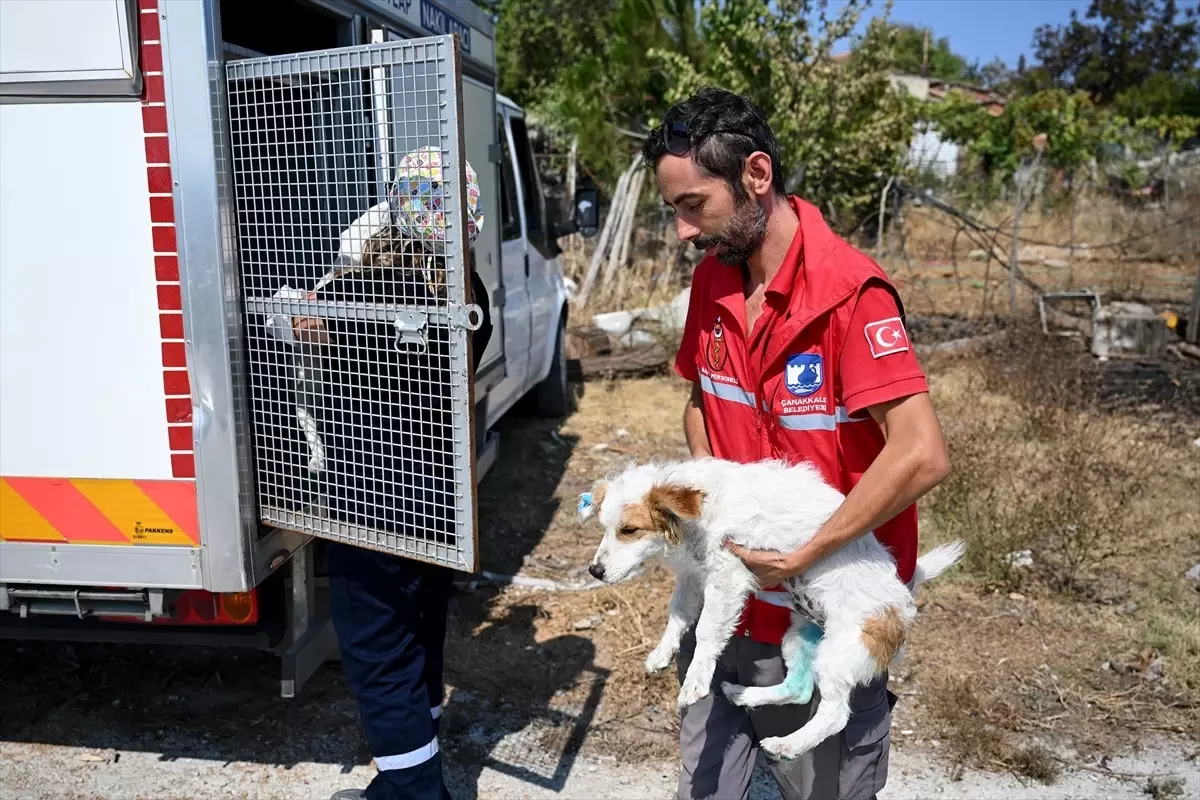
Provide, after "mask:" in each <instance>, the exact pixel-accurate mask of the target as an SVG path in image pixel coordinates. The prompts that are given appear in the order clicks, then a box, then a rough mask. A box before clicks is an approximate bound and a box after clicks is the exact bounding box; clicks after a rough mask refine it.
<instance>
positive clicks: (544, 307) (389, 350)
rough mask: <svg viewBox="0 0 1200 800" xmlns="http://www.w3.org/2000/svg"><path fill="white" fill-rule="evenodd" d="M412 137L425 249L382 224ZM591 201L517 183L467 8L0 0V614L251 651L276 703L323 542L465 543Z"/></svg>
mask: <svg viewBox="0 0 1200 800" xmlns="http://www.w3.org/2000/svg"><path fill="white" fill-rule="evenodd" d="M423 148H424V149H425V151H427V152H436V153H438V154H439V155H438V158H439V159H440V161H439V164H440V170H441V171H440V172H438V173H437V175H435V176H434V178H433V181H432V184H430V183H429V180H428V176H426V177H424V178H421V180H423V181H425V183H424V184H423V185H424V186H425V190H428V191H432V192H434V193H435V194H436V196H437V198H438V200H437V202H438V204H442V203H444V206H441V205H439V207H442V208H444V214H439V215H437V216H436V217H430V218H429V219H430V220H432V222H431V223H430V224H431V225H433V226H435V227H436V230H433V232H432V233H430V234H429V235H430V236H431V237H433V238H431V239H429V241H428V242H426V244H429V245H430V246H431V248H432V249H427V250H426V249H422V250H417V249H412V248H409V249H403V248H406V247H409V245H407V244H406V245H403V246H401V245H397V247H399V248H400V249H398V250H395V251H387V250H386V246H390V245H386V243H387V242H392V241H399V240H398V239H395V238H394V237H393V238H391V239H389V238H388V237H389V236H392V234H391V233H388V232H389V231H392V232H394V230H395V227H394V225H395V224H396V223H394V220H395V219H396V217H395V215H394V214H391V212H389V211H388V209H392V208H394V207H395V206H394V204H395V203H397V202H400V203H403V202H405V199H404V198H399V199H397V197H396V187H398V186H401V185H408V184H402V183H401V180H400V177H398V176H401V175H402V173H403V174H408V173H404V169H406V168H405V167H404V166H403V165H404V164H406V163H409V162H407V161H406V160H405V159H406V158H408V157H409V156H411V154H412V153H417V152H422V149H423ZM468 164H469V165H470V167H472V168H473V170H474V173H475V174H476V175H477V176H478V190H479V201H480V203H481V205H482V211H483V215H484V224H483V227H482V230H481V231H480V233H479V235H478V238H477V239H476V240H475V241H474V243H473V245H470V246H464V245H466V244H467V242H468V237H467V235H466V233H467V225H468V222H469V220H468V218H467V213H466V210H467V202H468V198H466V197H464V195H465V194H466V192H467V186H468V185H469V184H468V182H467V179H466V176H467V165H468ZM412 174H413V175H415V174H416V173H412ZM415 180H416V178H414V181H415ZM439 181H440V183H439ZM414 185H415V184H414ZM430 185H432V187H433V188H432V190H430V189H429V186H430ZM430 196H431V197H432V196H433V195H430ZM470 199H472V200H473V198H470ZM596 208H597V203H596V202H595V197H594V191H589V190H584V191H581V192H580V193H578V195H577V197H576V204H575V210H574V212H573V214H572V218H571V219H570V220H564V221H559V219H558V218H559V217H560V216H564V215H560V213H559V210H558V209H557V208H556V207H555V205H554V204H553V203H548V202H547V201H546V200H545V199H544V197H543V194H542V190H541V188H540V186H539V181H538V176H537V171H536V169H535V164H534V158H533V152H532V149H531V146H530V137H529V134H528V131H527V129H526V122H525V116H524V113H523V112H522V110H521V108H519V107H518V106H517V105H515V104H514V103H512V102H511V101H509V100H508V99H506V98H504V97H502V96H499V95H498V94H497V92H496V80H495V55H494V43H493V38H492V25H491V22H490V20H489V18H488V17H487V15H486V14H485V13H484V12H483V11H482V10H481V9H480V8H478V7H476V6H475V5H474V4H473V3H469V2H463V1H462V0H459V1H458V2H451V1H450V0H281V2H277V3H272V4H270V5H267V4H259V3H246V2H243V1H242V0H200V1H198V2H187V3H184V2H179V3H176V2H164V0H57V1H56V2H54V3H45V2H39V0H4V2H2V3H0V442H2V444H0V636H3V637H8V638H34V637H42V638H46V637H49V638H57V639H71V640H106V641H133V642H147V643H154V642H176V641H177V642H182V643H187V642H196V643H228V644H244V645H247V646H254V647H261V648H267V649H272V650H274V651H276V652H277V653H278V654H279V655H280V656H281V658H282V663H283V682H282V692H283V694H284V695H285V696H291V695H292V694H294V692H295V691H296V690H297V688H298V686H299V684H300V683H301V682H303V680H304V679H305V678H306V677H307V676H308V675H309V674H311V672H312V670H314V669H315V668H316V667H317V666H318V665H319V664H320V663H321V662H322V661H323V660H324V659H325V658H326V657H327V656H328V655H329V654H330V653H331V652H332V651H333V648H334V646H335V640H334V636H333V633H332V629H331V626H330V625H328V624H327V621H326V620H325V618H324V616H323V614H322V612H321V610H320V606H319V604H318V603H317V592H316V583H317V581H315V580H314V562H315V561H316V560H317V557H316V554H315V551H317V550H319V547H318V545H319V543H320V542H322V541H325V540H336V541H342V542H348V543H351V544H355V545H359V546H363V547H368V548H372V549H376V550H380V551H383V552H388V553H393V554H399V555H403V556H406V557H410V558H416V559H421V560H425V561H429V562H432V563H437V564H442V565H444V566H448V567H451V568H454V569H459V570H463V571H465V572H470V571H474V570H477V569H478V568H479V566H480V565H479V563H478V562H479V558H478V553H479V548H478V528H479V524H478V521H477V519H476V500H475V497H476V491H475V490H476V485H477V483H478V481H479V479H480V478H481V477H482V476H483V474H484V473H485V472H486V471H487V469H488V468H489V467H490V466H491V464H492V463H494V459H495V454H496V452H497V442H498V438H497V436H496V435H495V433H494V432H493V430H492V429H493V427H494V425H495V424H496V422H497V421H498V420H499V419H500V417H501V416H503V415H504V414H505V413H506V412H508V411H509V410H510V409H512V408H513V407H514V405H515V404H516V403H517V402H518V401H519V400H521V399H522V398H529V399H530V400H531V401H533V402H532V403H531V404H532V405H534V406H535V407H536V408H538V409H539V410H540V411H541V412H542V413H545V414H548V415H561V414H563V413H565V412H566V410H567V406H568V396H569V395H568V389H567V380H566V363H565V356H564V331H565V325H566V315H567V301H566V291H565V287H564V282H563V276H562V269H561V264H560V262H559V254H560V252H561V251H560V249H559V246H558V239H559V238H560V237H561V236H563V235H566V234H570V233H575V232H579V233H582V234H583V235H585V236H588V235H592V234H594V233H595V231H596V227H597V224H596V218H595V216H596ZM373 214H376V215H383V216H380V217H379V219H380V220H383V221H382V222H380V223H379V225H376V226H375V227H373V228H372V227H371V226H370V225H368V224H367V223H369V222H370V221H371V220H372V219H375V218H376V217H374V216H372V215H373ZM371 224H374V223H371ZM364 226H366V227H367V228H370V231H368V233H369V234H370V236H371V237H372V238H371V239H370V240H369V241H368V240H365V239H364V240H363V241H359V242H358V243H357V244H356V245H355V244H354V243H353V242H352V241H351V240H352V239H353V236H354V235H355V231H357V230H358V229H359V228H363V227H364ZM380 237H383V238H380ZM406 241H411V240H406ZM380 242H384V243H385V244H384V245H379V243H380ZM348 243H349V244H348ZM350 245H353V246H350ZM385 245H386V246H385ZM372 247H376V249H375V250H372V249H371V248H372ZM379 247H384V250H379V249H378V248H379ZM348 248H349V249H348ZM347 253H351V255H347ZM347 259H348V260H347ZM380 265H384V266H380ZM389 270H390V271H389ZM472 272H474V273H475V274H476V275H477V276H478V281H473V280H472V278H471V273H472ZM349 274H353V275H355V276H360V277H361V276H364V275H374V276H376V277H375V278H372V280H375V279H378V281H383V282H385V283H386V282H389V281H393V282H397V283H396V285H397V286H398V285H399V283H398V281H399V280H400V278H397V277H396V276H397V275H402V276H404V280H405V281H408V282H409V283H406V284H405V286H409V288H408V289H404V290H399V289H395V290H389V291H391V294H387V293H386V292H385V293H382V294H378V295H370V296H359V297H357V298H350V297H348V296H334V295H333V294H323V293H322V292H323V291H324V288H325V287H328V286H330V285H333V284H332V283H331V281H333V282H336V281H335V278H336V279H340V278H338V276H341V275H349ZM422 275H423V276H424V278H421V277H420V276H422ZM380 276H383V277H380ZM356 279H357V278H356ZM364 280H365V279H364ZM380 285H382V284H380ZM389 285H391V284H389ZM472 285H476V286H482V288H483V290H484V293H485V294H486V301H485V300H484V298H481V297H479V296H477V293H476V291H473V290H472V288H471V287H472ZM412 287H416V288H412ZM422 287H424V288H422ZM372 291H374V290H372ZM380 291H381V292H382V290H380ZM481 302H484V303H485V307H482V306H480V305H479V304H480V303H481ZM483 319H488V320H490V323H491V326H492V335H491V338H490V341H489V342H488V344H487V346H486V349H485V350H484V352H483V353H474V352H473V350H472V342H473V338H472V334H473V333H474V331H476V330H477V329H478V328H479V326H480V324H481V321H482V320H483ZM281 320H282V321H284V322H283V323H282V324H281V322H280V321H281ZM289 320H290V321H291V324H288V323H287V321H289ZM296 320H309V321H312V320H319V321H320V324H321V325H324V326H325V328H326V329H327V330H329V331H333V332H336V331H343V332H344V333H343V334H342V339H341V340H340V341H338V340H337V338H336V336H334V344H333V345H328V346H326V347H325V349H320V348H316V347H315V346H313V345H311V344H309V343H306V341H299V340H297V339H295V337H294V336H293V335H292V333H293V332H294V331H293V329H294V328H295V324H296ZM339 326H340V327H339ZM354 326H358V327H354ZM367 329H369V330H371V331H374V332H375V333H372V334H371V336H374V337H375V339H377V340H378V341H380V342H383V345H382V346H380V347H376V348H375V349H373V350H372V349H370V348H367V347H365V345H362V342H360V341H359V340H358V339H356V338H355V337H356V336H360V334H359V333H352V332H351V331H361V330H367ZM381 332H382V333H381ZM331 335H332V334H331ZM360 338H361V337H360ZM355 348H357V349H355ZM351 351H353V352H354V353H355V354H356V355H355V357H354V358H355V359H357V361H353V360H350V359H349V357H348V356H347V355H346V354H347V353H348V352H351ZM364 354H365V355H364ZM339 365H340V366H339ZM355 370H357V371H355ZM352 373H353V374H352ZM339 392H340V394H339ZM351 418H353V419H351ZM347 420H350V421H347ZM347 431H354V432H355V433H354V434H353V435H351V434H349V433H347ZM363 465H366V466H365V467H364V466H363ZM368 472H369V473H370V474H369V475H367V473H368ZM384 517H386V519H385V518H384ZM285 565H286V567H287V568H284V567H285Z"/></svg>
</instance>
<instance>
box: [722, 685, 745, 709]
mask: <svg viewBox="0 0 1200 800" xmlns="http://www.w3.org/2000/svg"><path fill="white" fill-rule="evenodd" d="M721 691H722V692H724V693H725V697H727V698H728V699H729V702H731V703H733V704H734V705H735V706H740V705H742V704H743V698H744V697H745V696H746V687H745V686H738V685H737V684H736V683H730V682H729V681H723V682H722V683H721Z"/></svg>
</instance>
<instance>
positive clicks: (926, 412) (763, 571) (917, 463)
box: [725, 392, 950, 589]
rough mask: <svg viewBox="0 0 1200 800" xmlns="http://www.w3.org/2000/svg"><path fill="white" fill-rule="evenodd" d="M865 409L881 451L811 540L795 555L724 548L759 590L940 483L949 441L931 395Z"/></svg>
mask: <svg viewBox="0 0 1200 800" xmlns="http://www.w3.org/2000/svg"><path fill="white" fill-rule="evenodd" d="M867 410H868V411H869V412H870V414H871V416H872V417H874V418H875V421H876V422H877V423H879V427H880V429H881V430H882V432H883V436H884V445H883V449H882V450H881V451H880V452H879V455H878V456H877V457H876V459H875V460H874V461H873V462H872V463H871V466H870V467H869V468H868V469H867V471H866V472H864V473H863V476H862V479H861V480H859V482H858V484H857V485H856V486H855V487H854V489H852V490H851V491H850V493H849V494H848V495H847V496H846V500H845V502H843V503H842V505H841V506H840V507H839V508H838V510H837V511H836V512H834V514H833V516H831V517H830V518H829V520H828V521H827V522H826V523H825V524H824V525H823V526H821V529H820V530H819V531H817V534H816V535H815V536H814V537H813V538H812V539H811V540H810V541H809V542H808V544H806V545H804V546H803V547H801V548H800V549H799V550H796V551H795V552H793V553H777V552H772V551H767V550H747V549H746V548H744V547H739V546H738V545H735V544H733V543H731V542H726V543H725V548H726V549H727V550H729V551H730V552H731V553H733V554H734V555H736V556H737V557H738V558H740V559H741V560H742V561H743V562H744V563H745V564H746V567H747V568H748V569H749V570H750V571H751V572H753V573H754V576H755V577H756V578H757V579H758V583H759V586H760V587H761V588H764V589H765V588H767V587H769V586H775V585H777V584H780V583H782V582H784V581H786V580H787V579H789V578H794V577H796V576H797V575H802V574H803V573H804V571H805V570H807V569H808V568H809V567H810V566H812V565H813V564H814V563H816V562H817V561H819V560H821V559H822V558H824V557H825V556H827V555H829V554H830V553H832V552H834V551H835V550H837V549H838V548H840V547H841V546H842V545H844V544H846V543H847V542H849V541H851V540H853V539H856V538H858V537H859V536H862V535H863V534H864V533H866V532H867V531H870V530H874V529H875V528H877V527H878V526H880V525H882V524H883V523H885V522H887V521H888V520H890V519H891V518H892V517H894V516H896V515H897V514H899V513H900V512H901V511H903V510H904V509H905V508H907V507H908V506H910V505H911V504H912V503H914V502H916V501H917V499H918V498H920V497H921V496H922V495H924V494H925V493H926V492H928V491H929V490H930V489H932V488H933V487H934V486H937V485H938V484H939V483H941V481H942V480H943V479H944V478H945V477H946V474H947V473H948V472H949V469H950V468H949V456H948V455H947V454H946V443H945V440H944V439H943V438H942V428H941V425H940V424H939V423H938V420H937V416H936V415H935V414H934V411H933V404H932V402H930V399H929V395H928V393H924V392H922V393H921V394H914V395H910V396H908V397H904V398H902V399H900V400H895V401H893V402H890V403H881V404H879V405H874V406H870V407H869V408H868V409H867Z"/></svg>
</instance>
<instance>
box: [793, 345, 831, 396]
mask: <svg viewBox="0 0 1200 800" xmlns="http://www.w3.org/2000/svg"><path fill="white" fill-rule="evenodd" d="M824 382H825V367H824V364H822V362H821V354H820V353H797V354H796V355H794V356H792V357H791V358H789V359H788V360H787V366H785V367H784V371H783V383H784V385H785V386H787V389H788V391H789V392H791V393H792V394H794V395H796V396H797V397H808V396H809V395H811V394H813V393H814V392H816V391H817V390H818V389H820V388H821V384H823V383H824Z"/></svg>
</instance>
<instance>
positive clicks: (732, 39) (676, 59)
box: [650, 0, 916, 230]
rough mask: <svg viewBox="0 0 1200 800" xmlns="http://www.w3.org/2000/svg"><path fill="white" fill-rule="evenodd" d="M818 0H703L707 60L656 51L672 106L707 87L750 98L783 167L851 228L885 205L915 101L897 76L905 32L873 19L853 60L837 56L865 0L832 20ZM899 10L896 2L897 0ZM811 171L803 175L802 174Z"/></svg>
mask: <svg viewBox="0 0 1200 800" xmlns="http://www.w3.org/2000/svg"><path fill="white" fill-rule="evenodd" d="M814 5H816V4H814V3H812V2H809V0H770V2H768V1H767V0H720V1H718V0H701V4H700V7H701V10H700V23H699V24H700V32H701V34H702V37H703V40H704V42H705V43H706V50H705V57H704V60H703V61H700V62H697V60H696V59H694V58H691V57H689V56H688V55H687V54H684V53H681V52H679V51H678V50H673V49H665V48H660V49H657V50H655V51H652V52H651V54H650V55H651V57H652V58H653V59H654V60H655V62H656V63H657V64H658V66H659V69H660V70H661V72H662V74H663V76H664V77H665V78H666V79H667V87H668V88H667V92H666V97H665V98H664V99H665V101H666V103H667V104H670V103H673V102H676V101H678V100H682V99H684V98H686V97H688V96H689V95H691V94H692V93H693V92H695V91H696V90H697V89H699V88H701V87H702V86H705V85H712V86H720V87H722V88H725V89H728V90H730V91H734V92H738V93H741V94H744V95H746V96H748V97H749V98H750V99H751V100H753V101H754V102H755V103H757V104H758V105H759V106H761V107H762V108H763V110H764V111H765V112H766V114H767V118H768V120H769V122H770V124H771V127H772V129H773V130H774V131H775V134H776V136H777V137H778V139H779V146H780V150H781V157H782V159H783V162H784V163H783V164H782V165H778V166H777V168H782V169H783V170H784V174H785V175H787V176H790V177H792V178H795V179H796V180H794V181H793V184H794V185H795V189H796V190H797V191H798V192H799V193H800V194H802V195H804V196H805V197H806V198H807V199H809V200H810V201H812V202H814V203H815V204H817V205H818V206H819V207H820V208H821V209H822V210H823V211H824V212H825V213H826V214H827V216H828V217H829V220H830V222H831V224H832V225H834V227H836V228H840V229H842V230H848V229H849V228H851V227H853V226H854V225H855V223H857V222H858V221H859V220H860V219H861V218H862V216H863V215H865V214H866V213H868V212H869V211H870V209H872V208H873V207H874V206H875V205H877V203H878V191H879V186H880V184H881V179H880V176H881V175H890V174H894V172H895V171H896V170H897V169H899V167H900V164H901V162H902V159H903V157H904V155H905V153H906V152H907V150H908V145H909V143H910V141H911V139H912V134H913V124H914V122H915V119H916V103H915V101H913V100H912V99H911V98H910V96H909V95H907V94H906V93H904V92H903V91H901V90H899V89H897V88H896V87H894V86H893V85H892V83H891V80H890V78H889V74H888V73H889V68H890V66H891V59H892V54H893V47H894V42H895V36H896V31H895V28H893V27H892V26H890V25H888V24H887V23H886V13H885V17H884V18H882V19H876V20H873V21H872V23H871V24H870V25H869V26H868V29H867V32H866V34H865V35H864V36H863V37H862V39H861V41H859V42H858V43H857V44H856V46H855V48H854V51H853V53H854V55H853V57H852V58H850V59H847V60H845V61H843V62H840V63H839V62H838V61H835V60H834V58H833V54H832V51H833V47H834V44H835V43H836V42H838V41H840V40H842V39H844V38H846V37H847V36H849V35H850V33H851V31H852V30H853V29H854V27H855V25H856V24H857V22H858V20H859V18H860V16H861V15H862V13H863V10H864V9H865V8H866V6H867V5H868V3H867V2H864V0H849V2H847V3H846V4H845V5H844V6H843V7H842V8H841V9H840V11H839V12H838V14H837V15H836V16H835V17H833V18H832V19H830V18H828V17H827V16H826V4H825V3H820V4H819V5H817V8H818V10H819V18H820V25H819V26H812V25H810V23H809V19H810V18H811V16H812V14H811V12H812V11H813V6H814ZM889 7H890V4H889ZM800 176H802V177H800Z"/></svg>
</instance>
